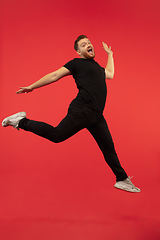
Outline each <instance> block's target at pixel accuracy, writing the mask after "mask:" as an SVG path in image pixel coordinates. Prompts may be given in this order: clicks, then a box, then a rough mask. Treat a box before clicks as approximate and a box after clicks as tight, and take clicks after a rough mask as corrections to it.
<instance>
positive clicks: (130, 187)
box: [114, 177, 141, 193]
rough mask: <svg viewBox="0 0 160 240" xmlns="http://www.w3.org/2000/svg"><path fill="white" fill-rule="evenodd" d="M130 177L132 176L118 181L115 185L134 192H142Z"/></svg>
mask: <svg viewBox="0 0 160 240" xmlns="http://www.w3.org/2000/svg"><path fill="white" fill-rule="evenodd" d="M130 179H131V178H130V177H128V178H126V179H125V180H123V181H118V182H116V184H115V185H114V187H116V188H119V189H121V190H124V191H128V192H133V193H136V192H140V191H141V190H140V189H139V188H137V187H135V186H134V184H133V183H132V182H131V180H130Z"/></svg>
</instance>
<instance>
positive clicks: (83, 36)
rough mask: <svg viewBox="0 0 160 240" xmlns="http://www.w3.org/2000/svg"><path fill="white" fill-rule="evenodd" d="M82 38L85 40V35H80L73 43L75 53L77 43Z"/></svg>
mask: <svg viewBox="0 0 160 240" xmlns="http://www.w3.org/2000/svg"><path fill="white" fill-rule="evenodd" d="M83 38H87V36H86V35H80V36H78V37H77V39H76V40H75V42H74V49H75V50H76V51H77V50H78V42H79V41H80V40H81V39H83Z"/></svg>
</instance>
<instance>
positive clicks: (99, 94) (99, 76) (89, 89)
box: [64, 58, 107, 112]
mask: <svg viewBox="0 0 160 240" xmlns="http://www.w3.org/2000/svg"><path fill="white" fill-rule="evenodd" d="M64 67H65V68H67V69H68V70H69V71H70V72H71V74H72V76H73V78H74V79H75V82H76V85H77V88H78V89H79V92H78V94H77V97H76V98H75V99H74V100H73V101H72V102H71V104H70V108H71V107H76V108H79V107H82V106H88V107H90V108H92V109H95V110H97V111H101V112H102V111H103V109H104V106H105V102H106V95H107V87H106V81H105V69H104V68H102V67H101V66H100V65H99V64H98V63H97V62H96V61H95V60H94V59H84V58H74V59H73V60H71V61H69V62H68V63H66V64H65V65H64Z"/></svg>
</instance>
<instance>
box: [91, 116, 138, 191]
mask: <svg viewBox="0 0 160 240" xmlns="http://www.w3.org/2000/svg"><path fill="white" fill-rule="evenodd" d="M87 129H88V130H89V132H90V133H91V134H92V136H93V137H94V139H95V140H96V142H97V144H98V146H99V147H100V149H101V151H102V153H103V155H104V158H105V160H106V162H107V163H108V165H109V166H110V168H111V169H112V171H113V173H114V174H115V176H116V184H115V185H114V187H116V188H119V189H121V190H125V191H129V192H140V189H139V188H137V187H135V186H134V185H133V183H132V182H131V180H130V179H131V178H130V177H128V176H127V173H126V172H125V171H124V169H123V168H122V167H121V164H120V162H119V159H118V157H117V154H116V151H115V148H114V143H113V140H112V137H111V134H110V132H109V129H108V126H107V123H106V121H105V119H104V117H103V115H101V117H100V118H99V121H98V122H97V123H95V124H93V125H92V126H90V127H88V128H87Z"/></svg>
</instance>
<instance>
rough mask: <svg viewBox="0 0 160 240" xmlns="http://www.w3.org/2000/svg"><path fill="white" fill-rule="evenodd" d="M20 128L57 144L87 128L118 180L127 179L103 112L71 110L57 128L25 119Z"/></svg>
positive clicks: (82, 109)
mask: <svg viewBox="0 0 160 240" xmlns="http://www.w3.org/2000/svg"><path fill="white" fill-rule="evenodd" d="M19 128H22V129H24V130H26V131H30V132H33V133H35V134H37V135H39V136H41V137H44V138H46V139H48V140H50V141H52V142H55V143H59V142H62V141H64V140H66V139H68V138H69V137H71V136H73V135H74V134H75V133H77V132H78V131H80V130H81V129H83V128H86V129H87V130H88V131H89V132H90V133H91V134H92V136H93V137H94V139H95V140H96V142H97V144H98V146H99V148H100V149H101V151H102V153H103V155H104V158H105V160H106V162H107V164H108V165H109V166H110V168H111V169H112V171H113V173H114V174H115V176H116V180H117V181H122V180H124V179H126V178H127V174H126V172H125V171H124V169H123V168H122V167H121V165H120V162H119V160H118V157H117V154H116V151H115V148H114V143H113V140H112V137H111V134H110V132H109V129H108V126H107V123H106V121H105V119H104V117H103V115H102V113H101V112H98V111H95V110H92V109H90V108H88V107H83V108H81V109H76V108H74V109H73V108H71V109H69V110H68V114H67V115H66V117H65V118H64V119H63V120H62V121H61V122H60V123H59V125H58V126H57V127H53V126H51V125H49V124H46V123H44V122H37V121H33V120H29V119H27V118H23V119H22V120H21V121H20V122H19Z"/></svg>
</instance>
